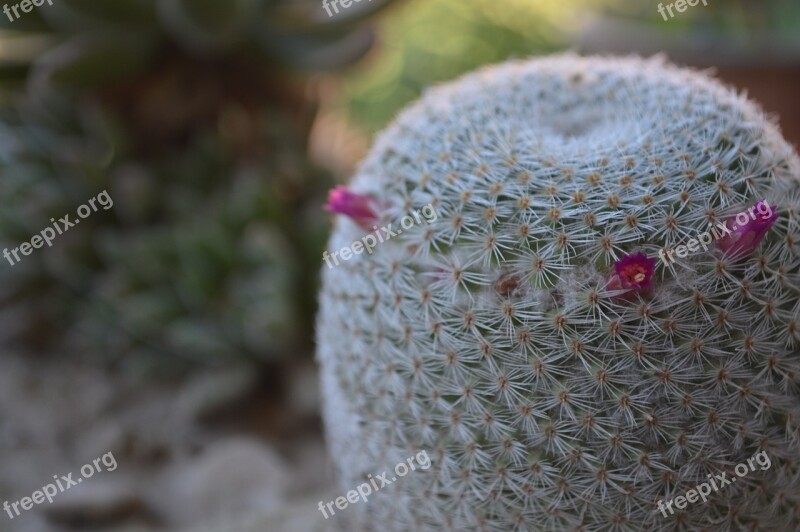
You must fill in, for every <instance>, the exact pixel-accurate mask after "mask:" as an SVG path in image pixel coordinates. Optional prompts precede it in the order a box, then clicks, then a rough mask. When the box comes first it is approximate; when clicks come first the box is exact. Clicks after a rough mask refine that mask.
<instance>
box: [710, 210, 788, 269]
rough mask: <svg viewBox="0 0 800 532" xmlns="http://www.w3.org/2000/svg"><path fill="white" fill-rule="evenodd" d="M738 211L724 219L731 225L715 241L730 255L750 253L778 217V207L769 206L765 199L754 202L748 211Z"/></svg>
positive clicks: (727, 224)
mask: <svg viewBox="0 0 800 532" xmlns="http://www.w3.org/2000/svg"><path fill="white" fill-rule="evenodd" d="M750 212H751V213H752V215H748V213H747V211H745V212H742V213H739V214H738V215H737V216H733V217H731V218H729V219H728V220H726V221H725V227H729V226H730V227H731V229H730V230H729V231H728V233H727V234H726V235H725V236H723V237H722V238H720V239H719V240H718V241H717V247H718V248H719V249H721V250H722V251H723V252H724V253H725V254H727V255H729V256H732V257H746V256H748V255H752V254H753V252H754V251H755V250H756V248H757V247H758V245H759V244H760V243H761V241H762V240H764V237H765V236H767V233H768V232H769V230H770V229H772V226H773V225H774V224H775V220H777V219H778V209H777V208H773V207H770V205H769V204H768V203H767V201H766V200H761V201H759V202H758V203H756V205H755V207H753V209H751V211H750Z"/></svg>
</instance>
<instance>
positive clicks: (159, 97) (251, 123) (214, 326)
mask: <svg viewBox="0 0 800 532" xmlns="http://www.w3.org/2000/svg"><path fill="white" fill-rule="evenodd" d="M388 3H389V0H372V1H371V2H369V3H367V2H364V3H362V4H360V5H358V6H353V8H352V9H349V10H347V11H346V12H343V13H341V14H339V15H337V16H336V17H333V18H330V19H329V18H328V17H327V15H325V13H324V11H323V10H322V7H321V6H320V5H319V3H318V2H312V1H306V0H302V1H275V0H231V1H225V2H219V1H217V0H192V1H176V0H134V1H130V0H125V1H123V0H120V1H114V2H112V3H108V2H94V1H86V0H63V1H62V0H59V2H55V3H53V4H52V5H48V4H47V3H45V4H44V5H43V6H41V7H38V8H36V9H34V10H33V11H32V12H30V13H26V14H24V15H23V16H21V17H20V18H19V19H18V20H14V21H9V20H7V19H6V20H2V21H0V27H2V28H3V30H2V31H0V46H2V47H3V50H4V53H3V57H2V61H0V94H2V100H0V101H2V103H1V104H0V135H2V138H3V145H2V147H0V157H2V161H3V164H2V168H0V197H1V198H2V205H1V206H0V236H2V241H3V242H4V243H5V244H6V245H11V246H12V247H13V246H15V245H18V244H19V243H20V242H24V241H27V240H29V239H30V238H31V236H32V235H34V234H36V233H37V232H38V231H39V230H41V228H42V227H44V226H45V225H46V224H47V223H48V220H49V219H50V218H51V217H53V216H63V215H64V214H66V213H73V212H74V211H75V209H76V208H77V206H79V205H80V204H82V203H83V202H85V201H86V200H87V199H89V198H91V197H93V196H95V195H96V194H97V193H98V192H100V191H102V190H104V189H107V190H108V193H109V194H110V195H111V197H112V198H113V199H114V202H115V206H114V209H113V210H111V211H108V212H101V213H99V214H95V215H93V216H92V217H90V218H87V220H86V221H85V222H84V225H82V226H81V227H80V230H75V231H72V232H70V233H69V234H66V235H64V236H63V237H60V238H59V240H58V241H57V242H56V243H55V244H54V247H53V248H52V249H47V250H46V252H41V253H38V254H36V255H35V256H31V257H27V258H26V259H25V261H24V262H23V263H20V264H18V265H15V266H13V267H9V266H8V265H7V264H6V266H5V267H4V268H3V269H2V271H0V276H2V285H3V288H2V290H0V308H2V312H3V315H4V319H3V327H2V329H1V330H0V340H2V341H3V342H6V343H13V344H14V345H16V346H18V347H20V346H22V347H26V348H31V349H34V350H44V349H50V350H55V348H58V352H61V353H63V352H78V353H89V354H96V355H99V356H103V357H109V356H115V357H117V358H121V359H124V360H130V361H134V363H137V364H146V363H147V362H148V361H161V360H174V359H175V358H185V359H188V360H193V361H197V360H203V361H207V362H224V361H226V360H232V359H236V358H245V357H246V358H251V359H261V360H265V359H268V360H275V359H276V357H280V356H282V355H284V354H287V353H290V354H296V352H297V351H305V352H310V344H311V342H310V339H309V338H308V337H307V335H306V334H305V332H304V331H305V330H307V329H309V328H310V327H311V325H312V323H311V316H313V312H314V295H315V293H316V279H317V264H319V250H320V248H322V244H323V242H324V239H325V237H326V233H327V228H326V226H325V221H326V217H325V215H324V214H323V213H319V212H318V208H319V205H321V204H322V202H323V201H324V197H325V191H326V190H327V189H328V188H329V187H330V186H331V184H332V179H331V176H330V174H329V173H327V172H325V171H323V170H321V169H319V168H316V167H314V165H313V164H311V162H310V161H309V160H308V156H307V143H308V136H309V131H310V128H311V124H312V121H313V118H314V113H315V110H316V100H315V97H314V96H313V94H312V91H311V90H308V76H307V75H306V74H307V73H308V72H316V71H319V70H329V69H335V68H338V67H341V66H344V65H347V64H349V63H351V62H353V61H355V60H356V59H358V58H359V57H361V56H362V55H363V54H364V53H365V52H366V51H367V50H368V49H369V47H370V45H371V44H372V42H373V34H372V31H371V30H370V28H369V26H368V25H365V24H364V23H363V22H364V20H365V19H366V17H367V15H370V14H372V13H374V12H375V11H377V10H380V9H381V8H383V7H385V6H386V5H388ZM3 18H4V19H5V17H3ZM139 354H144V355H147V356H146V357H142V356H128V355H139ZM170 355H174V357H172V356H170Z"/></svg>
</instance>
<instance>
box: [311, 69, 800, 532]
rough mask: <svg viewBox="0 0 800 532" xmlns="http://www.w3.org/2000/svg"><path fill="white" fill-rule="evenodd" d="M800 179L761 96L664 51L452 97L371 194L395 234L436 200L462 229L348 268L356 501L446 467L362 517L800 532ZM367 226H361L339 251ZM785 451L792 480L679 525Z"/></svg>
mask: <svg viewBox="0 0 800 532" xmlns="http://www.w3.org/2000/svg"><path fill="white" fill-rule="evenodd" d="M798 175H800V161H798V158H797V156H796V154H795V153H794V152H793V150H792V149H791V147H789V146H788V145H787V144H786V142H784V140H783V139H782V138H781V136H780V134H779V132H778V129H777V127H776V126H775V125H774V124H772V123H771V122H770V121H768V120H767V119H765V117H764V116H763V114H762V113H761V112H760V111H759V109H758V108H757V107H755V106H754V105H753V104H751V103H749V102H748V101H746V99H745V98H743V97H741V96H739V95H737V94H736V93H734V92H733V91H731V90H729V89H727V88H725V87H722V86H721V85H720V84H718V83H717V82H715V81H713V80H712V79H709V78H707V77H706V76H704V75H701V74H698V73H695V72H691V71H687V70H681V69H678V68H675V67H673V66H670V65H668V64H666V63H665V62H664V61H663V60H661V59H650V60H642V59H638V58H625V59H601V58H579V57H575V56H571V55H565V56H557V57H553V58H547V59H536V60H529V61H518V62H511V63H507V64H503V65H499V66H496V67H491V68H488V69H485V70H482V71H480V72H477V73H474V74H471V75H468V76H466V77H465V78H463V79H461V80H460V81H457V82H454V83H452V84H448V85H444V86H441V87H438V88H435V89H433V90H431V91H429V92H428V93H427V94H426V95H425V96H424V97H423V98H422V99H421V101H420V102H418V103H417V104H415V105H413V106H411V107H410V108H409V109H407V110H406V111H404V112H403V113H402V114H401V115H400V116H399V117H398V119H397V120H396V121H395V123H394V124H393V125H391V126H390V127H389V128H388V130H387V131H385V132H384V133H383V134H382V135H381V136H380V137H379V138H378V140H377V142H376V145H375V146H374V148H373V150H372V151H371V153H370V155H369V156H368V158H367V159H366V161H365V162H364V163H363V165H362V166H361V168H360V169H359V171H358V173H357V175H356V177H355V179H354V182H353V184H352V188H353V189H354V190H355V191H357V192H360V193H365V194H372V195H374V196H375V197H376V198H378V199H379V200H380V201H381V202H382V203H384V204H386V205H391V207H388V208H387V210H386V212H384V216H385V217H386V219H387V220H392V219H395V220H396V219H399V218H400V217H401V216H402V215H403V214H404V213H406V212H407V211H409V210H410V209H413V208H419V207H420V206H422V205H426V204H428V203H431V202H433V204H434V205H435V206H436V209H437V213H438V220H437V221H436V222H435V223H433V224H431V225H422V226H414V227H411V228H410V229H408V230H406V231H403V233H402V234H401V235H398V236H397V237H396V238H393V239H392V240H390V241H387V242H385V243H383V244H381V245H380V246H378V247H377V248H376V249H375V250H374V252H373V253H372V254H370V255H367V254H361V255H359V256H357V257H354V259H353V260H351V261H348V262H346V263H343V264H341V265H340V266H338V267H336V268H333V269H327V268H326V269H325V270H326V271H325V272H324V286H323V290H322V294H321V298H320V301H321V311H320V315H319V318H318V344H319V347H318V358H319V361H320V363H321V366H322V384H323V387H324V394H325V419H326V424H327V430H328V435H329V440H330V445H331V454H332V456H333V457H334V459H335V461H336V462H337V465H338V467H339V469H340V474H341V479H342V486H343V487H346V488H347V489H352V488H353V487H354V486H357V485H358V484H360V483H361V482H364V480H363V479H365V478H366V477H367V475H368V474H370V473H371V474H374V473H376V472H380V471H384V470H386V469H389V468H390V467H392V466H393V465H394V464H396V463H398V462H400V461H402V460H403V459H404V457H406V456H408V455H409V453H411V452H414V451H416V450H418V449H426V450H427V451H428V453H429V454H430V456H431V459H432V462H433V465H432V467H431V469H429V470H428V471H424V472H415V473H414V474H411V475H408V476H406V477H405V478H403V479H400V480H398V481H397V482H395V483H392V484H391V485H389V486H386V487H385V488H383V490H382V493H381V494H379V495H377V496H375V497H373V498H372V499H371V500H370V501H369V504H363V505H360V506H357V507H356V508H357V510H356V508H353V509H348V513H349V514H353V515H356V516H357V517H358V518H359V522H358V523H356V526H357V527H361V528H364V529H376V530H377V529H382V530H396V531H401V530H402V531H407V530H415V531H416V530H453V531H455V530H458V531H463V530H476V531H498V532H500V531H502V532H507V531H509V530H587V531H589V530H598V531H599V530H603V531H606V530H671V529H676V528H680V529H684V530H686V529H697V530H739V529H757V530H765V529H772V530H796V529H798V527H799V526H800V494H799V493H800V491H798V488H800V469H799V468H798V457H799V456H800V454H799V453H800V451H799V450H798V439H799V438H800V428H799V427H800V425H799V423H800V401H798V382H800V377H798V375H800V347H798V346H800V329H798V324H800V317H799V316H798V315H799V314H800V303H798V289H799V288H800V277H799V275H798V274H799V268H798V266H799V265H800V257H799V256H798V245H797V242H798V236H799V235H798V227H800V226H799V225H798V224H799V223H800V219H798V213H799V212H800V186H799V184H798V179H797V177H798ZM762 199H765V200H766V201H767V203H768V204H769V205H771V206H773V207H774V208H775V209H777V212H779V216H778V218H777V220H775V222H774V225H772V227H771V228H770V231H769V233H768V234H767V235H766V237H765V238H764V240H763V241H762V242H760V244H759V245H758V247H757V248H755V250H754V251H753V252H752V253H751V254H750V255H749V256H747V257H738V258H737V257H733V256H730V255H726V254H725V253H723V251H722V250H721V249H720V248H719V247H716V248H714V249H709V250H708V251H703V250H702V249H701V250H700V251H699V252H693V253H690V254H689V255H688V256H687V257H685V258H676V261H675V262H674V263H671V262H668V261H662V260H658V262H657V263H656V264H655V265H654V268H655V272H654V274H653V276H652V279H650V280H648V282H649V285H650V286H649V287H646V288H647V289H646V290H644V289H643V290H641V291H639V290H633V289H632V288H631V286H633V285H631V284H630V283H628V284H627V285H626V284H625V283H619V282H617V283H615V282H614V278H615V277H614V275H615V264H619V263H620V262H621V261H622V260H623V259H624V258H626V257H630V256H634V257H641V256H642V255H640V254H644V255H646V257H649V258H656V257H658V252H659V251H660V250H661V249H662V248H666V249H673V248H675V247H676V246H678V245H680V244H686V243H687V242H688V241H690V240H691V239H692V238H694V237H696V236H697V235H698V234H699V233H701V232H703V231H705V230H706V229H707V228H708V226H709V224H713V223H721V222H722V221H724V220H726V219H728V217H729V216H730V215H731V214H735V213H738V212H741V211H744V210H746V209H748V208H749V207H751V206H753V205H756V203H757V202H758V201H760V200H762ZM362 233H363V229H362V228H360V227H359V226H358V225H357V224H356V223H354V222H353V221H352V220H350V219H347V218H345V217H341V216H340V217H339V219H338V220H337V224H336V228H335V231H334V234H333V237H332V240H331V242H330V244H329V247H330V248H331V249H338V248H340V247H343V246H345V245H349V244H350V243H351V242H353V241H354V240H357V239H358V238H360V236H362ZM643 264H645V269H646V267H647V266H650V267H652V262H650V263H643ZM623 266H625V267H627V264H624V263H623ZM634 266H635V265H634ZM623 269H624V268H623ZM642 271H644V270H642ZM639 277H641V278H642V279H639ZM639 277H636V279H637V281H639V280H643V279H644V277H643V276H642V275H640V276H639ZM642 288H645V287H644V283H642ZM760 451H766V453H767V454H768V456H769V457H770V459H771V462H772V466H771V468H769V469H766V470H764V471H762V470H761V469H759V468H757V469H756V470H755V471H752V472H750V473H749V474H748V475H746V476H744V477H741V478H738V479H737V481H736V482H735V483H732V484H731V485H728V486H725V487H721V488H720V489H719V490H718V491H715V492H714V493H713V494H712V495H711V497H710V498H709V500H708V502H706V503H702V502H697V503H692V504H688V505H687V506H686V507H685V508H684V509H679V510H677V511H676V512H675V513H674V514H669V513H667V517H664V516H663V515H662V514H661V512H659V510H658V506H657V504H658V501H659V500H663V501H667V500H670V499H672V498H673V497H676V496H679V495H685V494H686V492H687V491H688V490H691V489H694V488H695V487H696V486H697V485H698V484H700V483H702V482H704V481H706V480H707V478H708V475H709V474H719V473H720V472H722V471H727V472H728V475H729V476H731V475H732V473H731V471H732V469H733V468H734V466H736V465H737V464H739V463H742V462H746V460H747V458H750V457H752V456H753V454H754V453H756V452H760ZM673 509H675V508H674V507H673ZM345 517H346V516H342V519H344V518H345ZM337 518H338V517H337Z"/></svg>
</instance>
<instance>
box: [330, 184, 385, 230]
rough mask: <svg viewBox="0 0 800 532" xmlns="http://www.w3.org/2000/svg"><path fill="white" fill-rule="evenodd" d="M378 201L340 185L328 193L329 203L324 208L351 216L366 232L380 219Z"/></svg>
mask: <svg viewBox="0 0 800 532" xmlns="http://www.w3.org/2000/svg"><path fill="white" fill-rule="evenodd" d="M378 207H379V204H378V201H377V199H376V198H375V197H373V196H370V195H368V194H358V193H356V192H351V191H350V190H348V188H347V187H345V186H343V185H339V186H337V187H336V188H334V189H332V190H330V191H329V192H328V203H326V204H325V205H324V206H323V209H325V210H326V211H328V212H333V213H338V214H344V215H345V216H349V217H350V218H352V219H353V221H354V222H356V223H357V224H358V225H359V226H360V227H361V228H362V229H364V230H365V231H371V230H372V227H373V226H374V225H375V224H376V223H377V222H378V220H379V219H380V215H379V214H378V210H379V209H378Z"/></svg>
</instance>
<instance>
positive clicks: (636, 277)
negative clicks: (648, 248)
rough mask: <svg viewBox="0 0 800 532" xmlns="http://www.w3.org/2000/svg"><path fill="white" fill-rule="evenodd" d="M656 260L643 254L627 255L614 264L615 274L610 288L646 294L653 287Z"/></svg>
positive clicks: (609, 285) (610, 281)
mask: <svg viewBox="0 0 800 532" xmlns="http://www.w3.org/2000/svg"><path fill="white" fill-rule="evenodd" d="M655 267H656V259H651V258H648V257H647V255H645V254H644V253H642V252H637V253H632V254H629V255H625V256H624V257H622V258H621V259H620V260H618V261H616V262H615V263H614V273H613V274H612V276H611V279H610V280H609V284H608V287H609V288H610V289H612V290H620V289H626V290H633V291H635V292H646V291H647V290H649V289H650V288H651V287H652V279H653V272H654V271H655Z"/></svg>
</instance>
